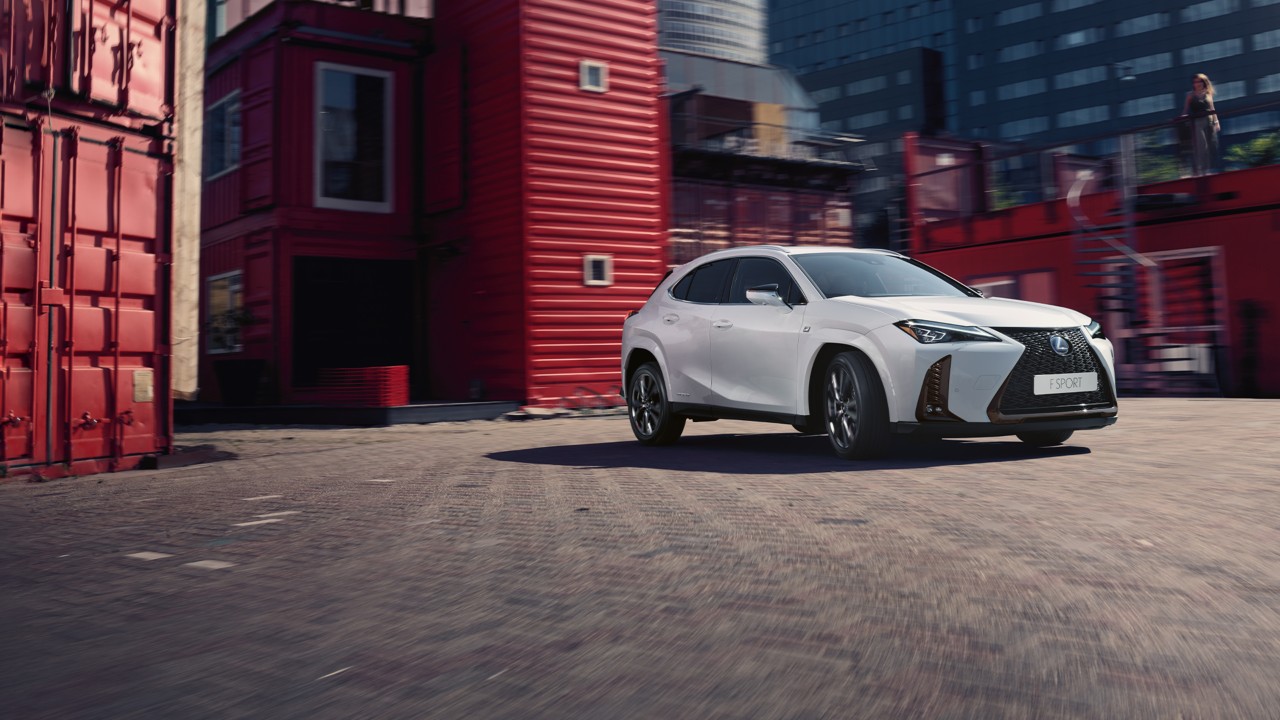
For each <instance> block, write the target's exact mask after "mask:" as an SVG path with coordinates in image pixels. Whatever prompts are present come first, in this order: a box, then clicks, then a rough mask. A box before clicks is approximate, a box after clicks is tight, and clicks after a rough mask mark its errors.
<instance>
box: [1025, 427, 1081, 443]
mask: <svg viewBox="0 0 1280 720" xmlns="http://www.w3.org/2000/svg"><path fill="white" fill-rule="evenodd" d="M1072 432H1073V431H1071V430H1044V431H1040V432H1023V433H1018V439H1019V440H1021V441H1022V442H1024V443H1026V444H1028V445H1030V446H1031V447H1052V446H1054V445H1061V444H1062V443H1064V442H1066V441H1067V440H1068V439H1070V437H1071V434H1072Z"/></svg>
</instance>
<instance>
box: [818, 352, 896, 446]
mask: <svg viewBox="0 0 1280 720" xmlns="http://www.w3.org/2000/svg"><path fill="white" fill-rule="evenodd" d="M823 405H824V412H825V417H826V430H827V438H828V439H830V440H831V447H832V448H833V449H834V450H835V451H836V455H838V456H840V457H841V458H843V459H845V460H866V459H869V458H874V457H878V456H880V455H882V454H884V452H885V450H887V449H888V446H889V409H888V406H887V404H886V402H885V397H884V388H883V387H882V386H881V384H880V376H879V375H878V374H877V373H876V370H875V367H873V366H872V365H871V361H870V360H867V358H866V357H865V356H864V355H862V354H861V353H857V352H843V353H840V354H839V355H837V356H835V357H834V358H833V359H832V360H831V364H830V365H828V366H827V374H826V383H825V389H824V391H823Z"/></svg>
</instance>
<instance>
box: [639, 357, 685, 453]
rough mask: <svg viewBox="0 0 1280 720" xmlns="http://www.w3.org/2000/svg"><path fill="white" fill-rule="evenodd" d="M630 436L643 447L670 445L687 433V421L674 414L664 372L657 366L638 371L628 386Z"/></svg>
mask: <svg viewBox="0 0 1280 720" xmlns="http://www.w3.org/2000/svg"><path fill="white" fill-rule="evenodd" d="M627 414H628V415H630V416H631V432H633V433H635V436H636V439H637V440H639V441H640V443H641V444H642V445H670V444H671V443H673V442H675V441H676V440H677V439H679V437H680V433H682V432H684V417H683V416H681V415H676V414H675V413H673V412H672V411H671V403H670V402H668V401H667V391H666V387H665V385H664V384H663V382H662V371H661V370H659V369H658V366H657V365H656V364H654V363H645V364H643V365H641V366H640V367H639V368H637V369H636V372H635V374H634V375H632V376H631V383H630V384H629V385H628V386H627Z"/></svg>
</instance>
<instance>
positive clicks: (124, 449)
mask: <svg viewBox="0 0 1280 720" xmlns="http://www.w3.org/2000/svg"><path fill="white" fill-rule="evenodd" d="M0 110H2V109H0ZM0 117H3V120H4V124H3V127H2V132H3V135H0V235H2V237H3V241H2V242H0V278H3V282H2V283H0V338H3V340H2V341H0V428H2V429H0V475H8V474H10V473H13V472H17V471H23V470H26V471H32V472H37V473H40V474H42V475H58V474H67V473H71V474H79V473H85V472H99V471H102V470H112V469H123V468H128V467H133V466H136V465H137V464H138V463H139V462H140V461H141V460H142V458H144V457H146V456H148V455H154V454H157V453H163V452H167V451H168V450H169V449H170V448H171V445H172V430H171V416H172V407H171V404H170V397H171V396H170V390H169V363H168V360H169V356H168V352H169V345H168V343H169V340H168V337H169V332H168V327H169V265H168V263H169V242H170V238H169V230H168V228H169V222H170V220H169V204H170V188H169V178H170V174H171V169H172V161H171V158H170V157H169V156H168V155H167V154H165V153H164V152H163V148H162V145H161V143H160V142H159V141H156V140H153V139H150V138H145V137H141V136H139V135H137V134H132V133H128V132H126V131H123V130H119V129H107V128H103V127H100V126H95V125H88V124H77V123H76V122H74V121H72V120H69V119H67V118H65V117H55V118H48V117H40V118H34V119H27V118H23V117H21V116H17V115H12V114H2V115H0Z"/></svg>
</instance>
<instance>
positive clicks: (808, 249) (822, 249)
mask: <svg viewBox="0 0 1280 720" xmlns="http://www.w3.org/2000/svg"><path fill="white" fill-rule="evenodd" d="M761 251H770V252H776V253H781V254H784V255H812V254H815V253H849V254H870V255H891V256H894V257H903V255H902V254H901V253H896V252H894V251H892V250H882V249H880V248H854V247H845V246H831V245H739V246H738V247H732V248H725V249H723V250H716V251H714V252H709V253H707V254H706V255H702V256H700V257H698V258H695V259H694V260H690V261H689V262H691V263H693V262H703V261H705V260H710V259H714V258H718V257H736V256H738V255H750V254H753V253H759V252H761Z"/></svg>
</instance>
